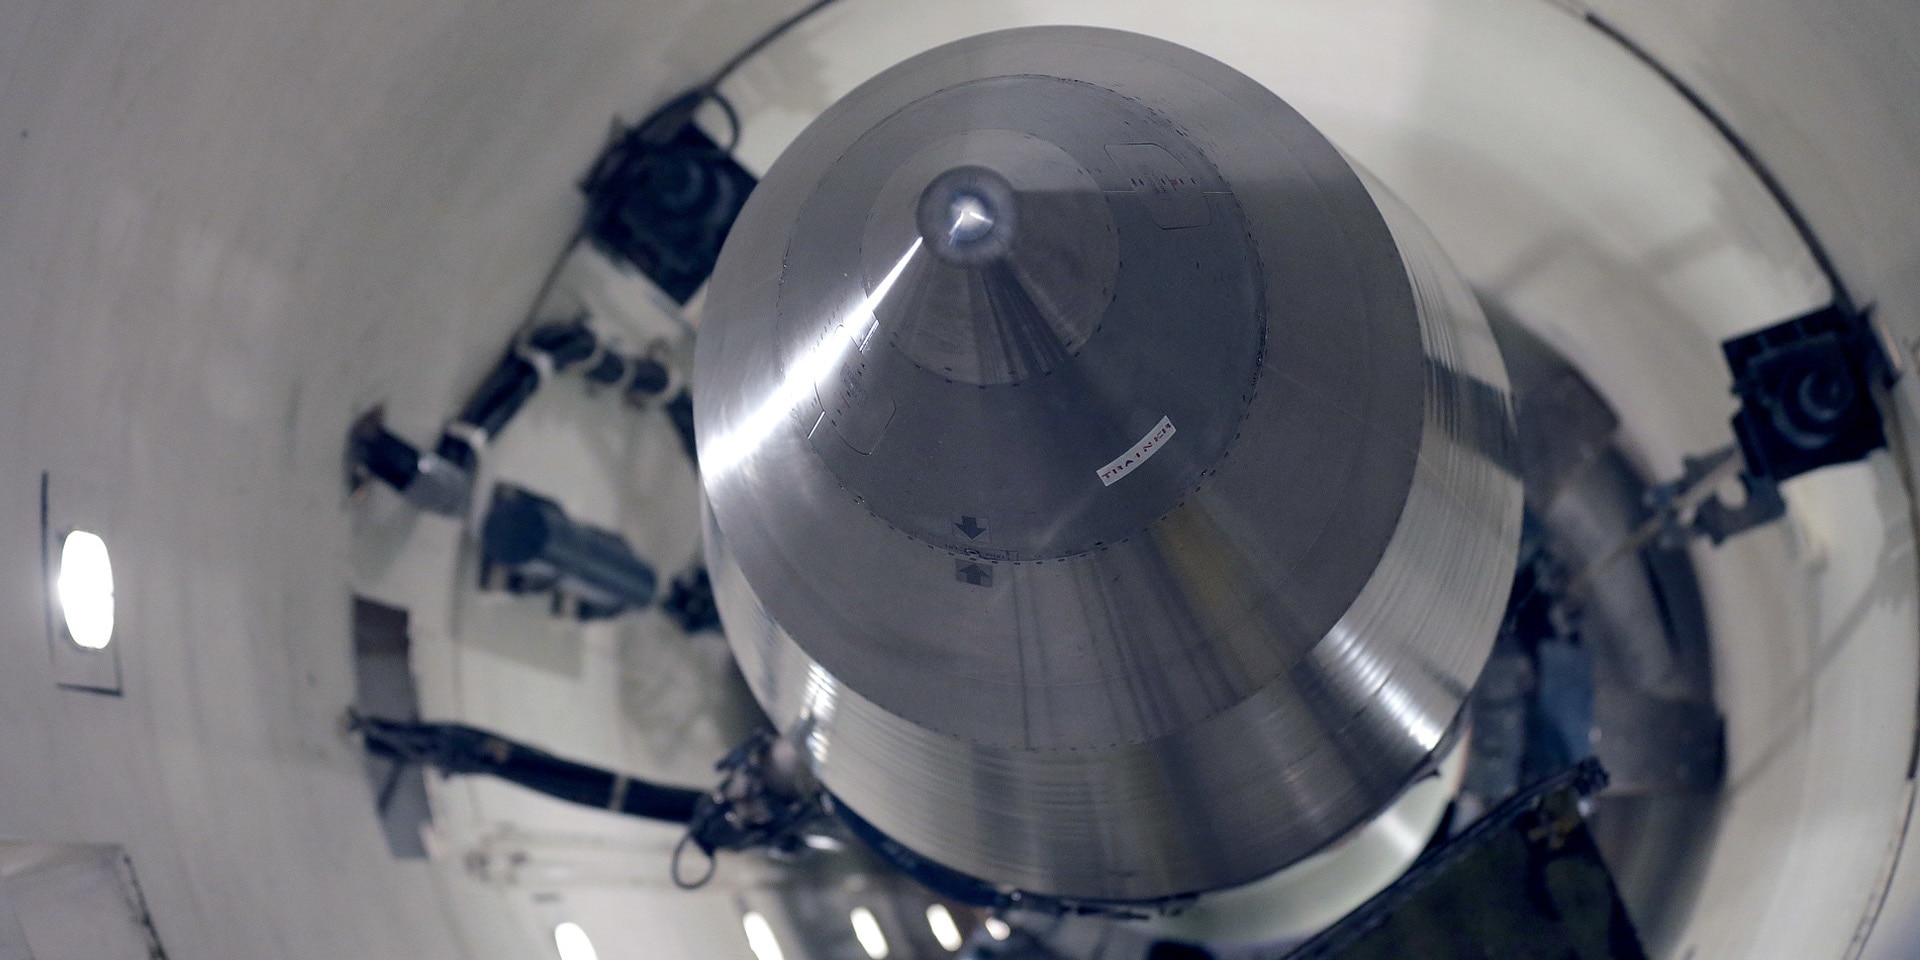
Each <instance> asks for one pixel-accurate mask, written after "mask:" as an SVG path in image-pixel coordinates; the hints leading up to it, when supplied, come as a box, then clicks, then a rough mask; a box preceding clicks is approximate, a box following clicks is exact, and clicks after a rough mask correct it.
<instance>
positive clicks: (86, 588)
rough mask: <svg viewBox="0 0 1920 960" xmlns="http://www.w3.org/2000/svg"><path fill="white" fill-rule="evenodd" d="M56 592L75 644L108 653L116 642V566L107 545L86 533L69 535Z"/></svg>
mask: <svg viewBox="0 0 1920 960" xmlns="http://www.w3.org/2000/svg"><path fill="white" fill-rule="evenodd" d="M54 591H55V592H56V593H57V594H59V597H60V612H61V614H62V615H63V616H65V617H66V620H67V635H68V636H71V637H72V638H73V642H74V643H77V644H79V645H81V646H83V647H86V648H87V649H89V650H102V649H105V648H106V646H107V644H108V643H110V642H111V641H112V640H113V563H112V562H111V561H110V560H108V558H107V543H106V541H105V540H102V539H100V538H99V536H97V535H95V534H91V533H88V532H86V531H85V530H75V531H73V532H72V533H69V534H67V538H66V540H64V541H63V542H62V543H61V545H60V574H59V577H58V578H57V579H56V580H55V581H54Z"/></svg>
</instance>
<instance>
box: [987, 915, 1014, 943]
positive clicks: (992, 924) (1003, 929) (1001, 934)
mask: <svg viewBox="0 0 1920 960" xmlns="http://www.w3.org/2000/svg"><path fill="white" fill-rule="evenodd" d="M981 926H983V927H986V928H987V936H989V937H992V938H994V939H995V940H1005V939H1006V938H1008V937H1011V936H1013V928H1012V927H1009V926H1007V922H1006V921H1005V920H1002V919H1000V918H999V917H988V918H987V919H986V922H985V923H982V924H981Z"/></svg>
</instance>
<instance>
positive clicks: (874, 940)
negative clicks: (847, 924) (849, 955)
mask: <svg viewBox="0 0 1920 960" xmlns="http://www.w3.org/2000/svg"><path fill="white" fill-rule="evenodd" d="M848 919H850V920H852V921H853V935H854V937H855V938H857V939H858V940H859V941H860V949H862V950H865V951H866V952H867V956H869V957H872V958H873V960H887V935H886V934H884V933H881V932H880V921H879V920H876V919H874V916H873V911H872V910H868V909H867V908H866V907H854V908H853V913H851V914H849V915H848Z"/></svg>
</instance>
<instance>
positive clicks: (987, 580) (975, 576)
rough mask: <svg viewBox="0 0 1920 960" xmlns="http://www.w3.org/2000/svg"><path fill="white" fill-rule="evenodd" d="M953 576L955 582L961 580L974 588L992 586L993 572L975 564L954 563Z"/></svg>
mask: <svg viewBox="0 0 1920 960" xmlns="http://www.w3.org/2000/svg"><path fill="white" fill-rule="evenodd" d="M953 576H954V578H955V579H957V580H963V581H965V582H967V583H971V584H973V585H974V586H976V587H986V586H992V585H993V571H991V570H988V569H987V568H986V567H983V566H981V565H979V564H977V563H964V562H956V563H955V564H954V567H953Z"/></svg>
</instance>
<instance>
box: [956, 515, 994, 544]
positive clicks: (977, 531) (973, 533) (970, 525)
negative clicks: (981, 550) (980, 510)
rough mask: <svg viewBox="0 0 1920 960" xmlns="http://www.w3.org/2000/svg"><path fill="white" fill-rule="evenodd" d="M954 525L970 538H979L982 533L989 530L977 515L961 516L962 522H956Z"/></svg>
mask: <svg viewBox="0 0 1920 960" xmlns="http://www.w3.org/2000/svg"><path fill="white" fill-rule="evenodd" d="M953 527H954V529H956V530H958V531H960V532H961V533H964V534H966V535H967V539H968V540H978V539H980V535H981V534H983V533H986V532H987V526H986V524H984V523H981V522H980V520H979V518H977V517H961V518H960V522H959V523H956V524H954V525H953Z"/></svg>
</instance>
